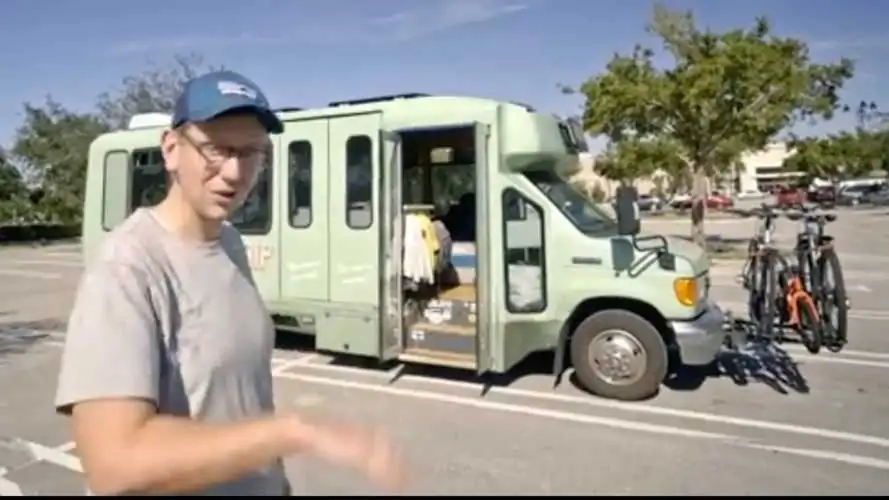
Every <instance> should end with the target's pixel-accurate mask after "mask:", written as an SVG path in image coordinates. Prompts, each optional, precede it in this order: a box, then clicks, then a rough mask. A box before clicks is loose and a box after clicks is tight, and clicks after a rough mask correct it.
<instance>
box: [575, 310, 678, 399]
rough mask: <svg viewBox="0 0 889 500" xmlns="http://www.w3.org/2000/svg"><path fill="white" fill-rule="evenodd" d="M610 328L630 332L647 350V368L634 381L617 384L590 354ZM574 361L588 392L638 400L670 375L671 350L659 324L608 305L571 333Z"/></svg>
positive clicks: (654, 389)
mask: <svg viewBox="0 0 889 500" xmlns="http://www.w3.org/2000/svg"><path fill="white" fill-rule="evenodd" d="M609 330H618V331H622V332H624V333H625V334H629V335H630V336H631V337H632V338H633V339H634V340H635V342H636V343H637V344H639V345H640V346H641V348H642V349H643V350H644V351H645V354H646V359H647V363H646V369H645V371H644V372H643V373H642V375H641V376H640V377H639V378H638V379H637V380H636V381H634V382H631V383H628V384H626V385H620V384H614V383H612V382H610V381H609V380H608V379H606V378H604V377H603V376H601V375H599V373H597V371H596V367H595V366H594V364H595V361H594V360H593V359H591V356H590V355H589V354H588V353H589V351H590V345H591V344H592V343H593V341H594V340H595V339H596V338H597V337H598V336H599V335H601V334H605V333H606V332H607V331H609ZM571 364H572V366H574V373H575V375H576V376H577V379H578V381H579V382H580V384H581V385H582V386H583V387H584V389H586V390H588V391H589V392H591V393H593V394H595V395H597V396H601V397H604V398H609V399H618V400H622V401H639V400H643V399H648V398H650V397H652V396H654V395H655V394H657V392H658V390H660V386H661V383H662V382H663V381H664V378H665V377H666V376H667V371H668V365H669V362H668V350H667V345H666V343H665V342H664V339H663V337H662V336H661V334H660V332H659V331H658V330H657V328H655V327H654V325H652V324H651V323H650V322H649V321H647V320H646V319H645V318H643V317H641V316H639V315H638V314H635V313H632V312H630V311H625V310H622V309H606V310H604V311H599V312H597V313H595V314H593V315H591V316H589V317H587V318H586V319H585V320H583V321H582V322H581V323H580V325H578V327H577V329H576V330H574V334H573V335H572V336H571Z"/></svg>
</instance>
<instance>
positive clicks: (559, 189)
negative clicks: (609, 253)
mask: <svg viewBox="0 0 889 500" xmlns="http://www.w3.org/2000/svg"><path fill="white" fill-rule="evenodd" d="M523 175H524V176H525V177H526V178H527V179H528V180H529V181H531V182H532V183H533V184H534V185H535V186H536V187H537V189H539V190H540V191H541V192H543V194H544V195H546V197H547V198H548V199H549V200H550V201H551V202H552V203H553V204H554V205H555V206H556V207H558V209H559V211H561V212H562V213H563V214H565V217H567V218H568V220H570V221H571V222H572V223H574V225H575V226H577V228H578V229H580V231H581V232H583V233H586V234H594V233H602V232H603V231H610V230H613V229H615V228H617V223H616V222H615V221H614V219H612V218H611V217H610V216H609V215H608V214H607V213H605V212H604V211H603V210H602V209H601V208H599V207H597V206H596V205H595V203H593V202H592V201H591V200H589V199H587V198H586V197H584V196H583V195H582V194H580V193H579V192H577V190H576V189H574V188H573V187H572V186H571V185H570V184H569V183H568V182H567V181H566V180H565V179H563V178H562V177H560V176H559V175H558V174H557V173H556V172H555V171H553V170H549V169H547V170H529V171H526V172H524V174H523Z"/></svg>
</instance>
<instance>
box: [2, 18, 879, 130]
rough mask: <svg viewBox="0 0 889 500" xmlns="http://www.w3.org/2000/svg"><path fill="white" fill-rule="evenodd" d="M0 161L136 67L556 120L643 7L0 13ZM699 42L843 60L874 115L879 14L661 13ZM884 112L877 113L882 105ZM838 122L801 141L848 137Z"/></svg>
mask: <svg viewBox="0 0 889 500" xmlns="http://www.w3.org/2000/svg"><path fill="white" fill-rule="evenodd" d="M0 2H2V11H3V14H2V16H0V47H3V50H0V68H3V71H2V73H0V145H9V143H10V142H11V139H12V137H13V134H14V132H15V129H16V127H17V126H18V124H19V123H20V120H21V104H22V102H24V101H32V102H41V101H42V100H43V98H44V97H45V96H46V95H48V94H51V95H52V96H53V97H54V98H55V99H57V100H58V101H60V102H62V103H63V104H65V105H67V106H69V107H71V108H73V109H76V110H88V109H90V108H91V107H92V106H93V103H94V102H95V97H96V95H97V94H99V93H100V92H102V91H105V90H113V89H115V88H117V87H118V85H119V82H120V80H121V79H122V77H124V76H126V75H128V74H132V73H135V72H138V71H139V70H140V69H143V68H144V67H146V65H148V64H150V63H151V61H155V62H159V63H163V62H165V61H169V60H170V58H171V57H172V55H173V54H175V53H181V52H188V51H195V52H199V53H201V54H203V55H204V56H205V58H206V60H207V61H208V62H210V63H221V64H224V65H226V66H227V67H229V68H231V69H235V70H238V71H241V72H243V73H245V74H247V75H248V76H250V77H251V78H253V79H254V80H256V81H257V83H259V85H260V86H262V87H263V88H264V90H265V91H266V93H267V94H268V95H269V97H270V99H271V100H272V101H273V104H274V105H276V106H281V107H283V106H300V107H309V106H316V105H323V104H324V103H327V102H329V101H333V100H339V99H348V98H359V97H368V96H374V95H382V94H388V93H402V92H427V93H438V94H469V95H481V96H487V97H494V98H500V99H510V100H518V101H523V102H527V103H529V104H532V105H534V106H536V107H537V108H539V109H543V110H548V111H553V112H557V113H567V112H572V111H573V110H575V109H577V106H579V102H578V101H576V100H573V99H572V98H570V97H565V96H561V95H560V94H559V93H558V92H556V90H555V84H556V83H557V82H565V83H579V82H581V81H583V80H584V79H585V78H586V77H587V76H589V75H592V74H595V73H597V72H599V71H601V70H602V68H603V67H604V65H605V63H606V62H607V61H608V59H610V57H611V55H612V54H613V53H614V52H615V51H619V52H626V51H629V50H631V49H632V46H633V44H634V43H636V42H643V43H649V44H654V43H655V42H654V40H651V39H648V38H647V37H646V35H645V33H644V25H645V23H646V22H647V20H648V19H649V18H650V14H651V8H652V3H651V2H650V1H646V0H624V1H618V0H586V1H585V0H549V1H543V0H414V1H409V0H372V1H371V0H367V1H360V0H251V1H249V2H244V1H240V2H236V1H232V0H188V1H182V2H172V1H169V2H157V1H154V2H127V1H122V0H79V1H73V0H69V1H58V0H56V1H54V0H0ZM667 4H668V5H670V6H673V7H679V8H683V9H693V10H694V12H695V14H696V16H697V17H698V18H699V20H700V22H701V23H703V24H707V25H709V26H711V27H713V28H717V29H720V28H730V27H737V26H742V25H749V24H750V23H752V21H753V19H754V17H755V16H756V15H759V14H764V15H767V16H768V17H769V18H770V19H771V20H772V22H773V25H774V28H775V30H776V31H777V32H779V33H781V34H786V35H794V36H799V37H803V38H804V39H806V40H807V41H808V42H809V43H810V46H811V48H812V52H813V55H814V56H815V57H816V58H819V59H834V58H839V57H840V56H843V55H844V56H847V57H852V58H854V59H856V60H857V62H858V74H857V76H856V78H855V79H854V81H852V82H850V84H849V85H848V86H847V90H846V91H845V97H846V98H847V99H848V100H849V101H852V102H857V101H858V100H860V99H868V100H875V101H877V102H878V103H889V86H887V85H886V84H885V82H886V81H889V80H887V76H889V74H887V73H889V65H886V64H884V63H883V59H885V58H886V57H887V56H889V32H887V31H886V24H885V21H886V19H889V15H887V14H889V2H879V1H876V0H844V1H838V0H745V1H743V2H741V1H734V2H729V1H704V0H698V1H691V0H682V1H678V0H677V1H670V2H667ZM885 107H889V104H885ZM851 123H852V120H851V118H850V117H845V118H841V119H838V120H835V121H834V122H832V123H830V124H827V125H819V126H818V127H817V129H816V130H817V131H819V132H820V131H826V130H834V129H837V128H842V127H848V126H850V125H851Z"/></svg>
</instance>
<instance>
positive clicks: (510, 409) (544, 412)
mask: <svg viewBox="0 0 889 500" xmlns="http://www.w3.org/2000/svg"><path fill="white" fill-rule="evenodd" d="M278 377H279V378H284V379H289V380H295V381H299V382H302V383H308V384H317V385H327V386H333V387H340V388H345V389H353V390H359V391H364V392H373V393H378V394H386V395H390V396H399V397H403V398H412V399H421V400H426V401H436V402H439V403H446V404H452V405H458V406H464V407H471V408H476V409H482V410H492V411H499V412H504V413H513V414H520V415H527V416H534V417H539V418H545V419H550V420H559V421H564V422H574V423H580V424H587V425H596V426H604V427H611V428H615V429H622V430H629V431H636V432H647V433H651V434H661V435H669V436H674V437H684V438H691V439H709V440H712V441H718V442H721V443H723V444H727V445H735V446H740V447H743V448H748V449H754V450H767V451H771V452H773V453H786V454H789V455H798V456H805V457H809V458H820V459H823V460H830V461H834V462H842V463H846V464H850V465H857V466H862V467H871V468H877V469H883V470H889V461H887V460H881V459H877V458H873V457H868V456H864V455H853V454H848V453H840V452H835V451H830V450H819V449H812V448H797V447H791V446H778V445H772V444H769V443H762V442H758V441H756V440H753V439H747V438H744V437H742V436H736V435H731V434H722V433H716V432H708V431H698V430H693V429H686V428H683V427H673V426H667V425H660V424H649V423H644V422H634V421H632V420H626V419H615V418H607V417H598V416H593V415H586V414H580V413H573V412H568V411H560V410H550V409H545V408H538V407H533V406H524V405H517V404H511V403H501V402H497V401H488V400H484V399H478V398H470V397H462V396H454V395H450V394H443V393H438V392H431V391H424V390H416V389H406V388H400V387H392V386H389V385H377V384H369V383H364V382H357V381H353V380H337V379H331V378H326V377H316V376H312V375H303V374H296V373H282V374H279V375H278ZM878 439H879V438H878ZM882 441H886V440H882Z"/></svg>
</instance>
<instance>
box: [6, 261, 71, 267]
mask: <svg viewBox="0 0 889 500" xmlns="http://www.w3.org/2000/svg"><path fill="white" fill-rule="evenodd" d="M3 262H4V264H14V265H20V266H59V267H83V264H82V263H81V262H79V261H74V260H6V261H3Z"/></svg>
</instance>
